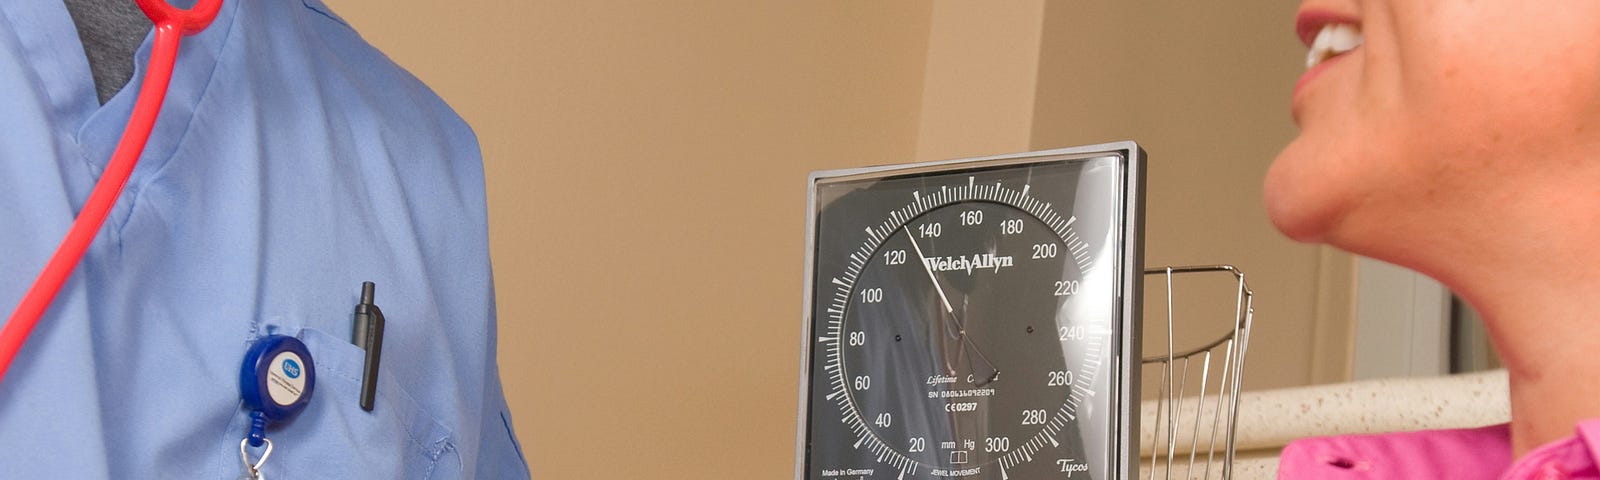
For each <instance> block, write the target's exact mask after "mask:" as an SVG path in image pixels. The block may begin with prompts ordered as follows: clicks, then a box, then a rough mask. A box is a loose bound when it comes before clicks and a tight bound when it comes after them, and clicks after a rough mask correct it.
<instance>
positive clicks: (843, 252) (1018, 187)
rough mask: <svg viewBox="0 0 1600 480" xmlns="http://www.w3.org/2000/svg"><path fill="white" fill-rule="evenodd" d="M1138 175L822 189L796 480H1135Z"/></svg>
mask: <svg viewBox="0 0 1600 480" xmlns="http://www.w3.org/2000/svg"><path fill="white" fill-rule="evenodd" d="M1142 162H1143V153H1142V151H1141V150H1140V149H1139V148H1138V146H1137V145H1135V144H1133V143H1119V144H1108V145H1097V146H1092V147H1084V148H1074V149H1064V150H1053V151H1046V152H1037V153H1029V154H1021V155H1011V156H1003V157H991V158H983V159H973V160H960V161H951V162H938V163H927V164H917V165H905V166H894V167H879V168H868V169H858V170H844V171H832V172H819V173H816V174H814V175H813V176H812V179H811V195H810V196H811V201H812V203H811V206H810V212H811V213H810V219H811V225H810V230H811V231H810V238H809V239H808V241H809V248H810V250H809V256H810V259H809V264H808V268H807V270H808V283H807V286H808V292H807V293H808V298H807V309H806V315H805V321H806V324H805V325H806V334H805V337H804V338H805V348H804V349H803V351H804V352H805V375H804V376H803V377H802V386H803V388H802V389H801V412H800V413H801V415H800V417H801V424H800V439H799V451H798V452H797V457H798V461H797V463H798V466H797V469H796V470H797V471H796V478H797V479H807V480H828V479H850V480H856V479H902V480H903V479H949V478H963V479H995V480H1009V479H1012V478H1016V479H1029V480H1033V479H1053V478H1072V479H1105V478H1126V477H1127V476H1128V473H1129V472H1131V471H1133V469H1135V468H1136V465H1137V462H1136V461H1135V459H1136V457H1137V455H1138V446H1137V443H1136V442H1137V438H1138V437H1137V435H1136V434H1135V433H1134V432H1137V431H1138V430H1137V424H1136V422H1137V417H1138V412H1137V410H1135V408H1137V405H1138V403H1137V395H1136V394H1135V393H1134V389H1135V388H1137V387H1136V385H1137V384H1138V379H1137V375H1138V368H1137V367H1138V365H1137V362H1138V359H1139V352H1138V345H1139V343H1138V341H1137V338H1136V337H1137V335H1138V325H1137V322H1136V319H1137V318H1138V311H1137V309H1138V306H1139V304H1140V303H1139V302H1140V299H1139V280H1140V278H1141V277H1140V275H1139V269H1140V268H1141V265H1142V261H1141V258H1140V249H1141V241H1140V240H1141V236H1140V235H1141V233H1140V229H1141V222H1142V214H1141V209H1140V201H1139V200H1140V192H1141V183H1142V181H1141V179H1142V173H1141V172H1142V170H1143V169H1142Z"/></svg>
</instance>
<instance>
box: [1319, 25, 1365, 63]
mask: <svg viewBox="0 0 1600 480" xmlns="http://www.w3.org/2000/svg"><path fill="white" fill-rule="evenodd" d="M1362 38H1363V37H1362V36H1361V29H1360V28H1359V27H1357V26H1355V25H1351V24H1348V23H1330V24H1327V25H1323V26H1322V31H1320V32H1317V38H1316V40H1313V41H1312V42H1311V51H1310V52H1308V53H1306V68H1311V67H1315V66H1317V64H1319V63H1322V62H1323V61H1324V60H1327V59H1330V58H1333V57H1335V56H1338V55H1339V54H1341V53H1344V52H1348V51H1351V50H1355V48H1356V47H1359V46H1361V42H1362Z"/></svg>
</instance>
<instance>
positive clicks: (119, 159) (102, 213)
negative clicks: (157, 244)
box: [0, 0, 222, 379]
mask: <svg viewBox="0 0 1600 480" xmlns="http://www.w3.org/2000/svg"><path fill="white" fill-rule="evenodd" d="M137 2H138V4H139V9H141V10H144V14H145V15H146V16H148V17H150V21H152V22H155V32H156V33H155V42H154V45H153V46H152V48H151V49H150V64H149V69H148V70H147V71H146V72H145V75H144V84H143V85H142V86H140V87H139V96H138V99H137V100H136V101H135V102H134V105H133V115H132V116H131V117H130V118H129V119H128V126H127V128H126V129H124V130H123V131H122V139H121V140H119V141H118V142H117V149H116V150H115V151H114V152H113V153H112V154H111V162H110V163H108V164H107V165H106V169H105V172H104V173H103V174H102V175H101V177H100V181H99V182H97V183H95V186H94V191H93V192H91V193H90V194H89V201H88V202H87V203H85V204H84V206H83V210H82V211H80V212H78V218H77V219H76V220H74V221H73V222H72V229H71V230H68V231H67V236H66V238H63V239H62V240H61V245H60V246H59V247H56V253H55V255H53V256H51V257H50V263H47V264H45V267H44V271H42V272H39V277H38V278H37V279H35V280H34V281H33V286H32V287H29V288H28V293H27V295H26V296H24V297H22V303H20V304H18V305H17V309H16V310H14V311H12V312H11V318H10V319H9V320H6V326H5V328H4V329H3V330H0V379H3V378H4V377H5V373H6V370H7V369H8V368H10V366H11V360H12V359H13V358H15V357H16V356H17V351H18V350H21V349H22V344H23V343H24V342H26V341H27V339H28V334H29V333H30V332H32V331H33V327H34V326H35V325H38V323H39V318H40V317H41V316H43V315H44V312H45V310H47V309H48V308H49V307H50V302H51V300H53V299H55V297H56V292H59V291H60V290H61V285H62V284H63V283H66V281H67V277H70V276H71V275H72V270H73V269H74V268H76V267H77V265H78V260H79V259H82V258H83V253H84V251H85V250H88V248H89V244H90V243H92V242H94V237H95V234H96V233H98V232H99V231H100V226H101V225H102V224H104V223H105V219H106V214H108V213H110V212H111V207H112V206H114V205H116V203H117V197H118V196H120V195H122V187H123V185H125V184H127V183H128V175H129V174H131V173H133V167H134V165H135V164H136V163H138V162H139V153H140V152H143V151H144V145H145V142H146V141H148V140H149V139H150V130H151V129H152V128H154V127H155V124H156V116H157V114H159V113H160V112H161V103H162V101H163V100H165V99H166V96H167V85H168V84H169V83H170V82H171V81H172V67H173V64H174V63H176V62H177V59H178V43H179V41H180V40H182V39H183V36H184V35H194V34H196V33H200V32H201V31H203V30H205V29H206V27H207V26H209V25H211V20H213V19H215V18H216V17H217V12H218V11H219V10H221V9H222V0H199V2H198V3H197V4H196V5H195V6H194V8H191V9H188V10H184V9H180V8H177V7H174V6H172V5H171V4H169V3H167V2H166V0H137Z"/></svg>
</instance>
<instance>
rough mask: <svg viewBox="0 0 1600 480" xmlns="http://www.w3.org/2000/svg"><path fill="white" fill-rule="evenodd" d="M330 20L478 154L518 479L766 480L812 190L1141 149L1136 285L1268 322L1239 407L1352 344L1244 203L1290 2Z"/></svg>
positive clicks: (788, 435)
mask: <svg viewBox="0 0 1600 480" xmlns="http://www.w3.org/2000/svg"><path fill="white" fill-rule="evenodd" d="M328 1H329V3H331V4H333V7H334V8H335V9H336V10H337V11H338V12H339V13H340V14H341V15H343V16H344V17H345V18H346V19H347V20H349V21H350V22H351V23H353V24H354V25H355V26H356V27H357V28H358V29H360V30H361V31H362V32H363V33H364V35H365V36H366V37H367V38H368V39H369V40H370V41H372V42H373V43H374V44H376V45H378V46H379V47H380V48H382V49H384V50H385V51H386V52H387V53H388V54H389V55H390V56H391V57H392V58H394V59H395V60H396V61H397V62H399V63H400V64H402V65H404V66H406V67H407V68H409V69H411V70H412V71H413V72H414V73H416V74H417V76H419V77H421V78H422V79H423V80H424V81H426V82H428V84H429V85H431V86H433V87H434V88H435V89H436V90H438V91H439V93H440V94H441V95H443V96H444V98H445V99H446V100H448V101H449V102H450V103H451V105H453V106H454V107H455V108H456V109H457V110H458V111H459V112H460V113H461V114H462V115H463V116H464V117H465V118H466V119H467V120H468V122H470V123H471V124H472V125H473V126H474V127H475V128H476V130H477V132H478V135H479V137H480V141H481V142H482V145H483V150H484V157H485V165H486V169H487V172H488V175H489V201H490V214H491V247H492V251H493V256H494V262H495V280H496V283H497V288H498V295H499V298H498V303H499V309H500V338H501V341H500V349H501V350H500V362H501V368H502V375H503V379H504V382H505V384H506V394H507V398H508V399H509V401H510V402H511V406H512V411H513V413H514V415H515V422H516V427H517V430H518V433H519V436H520V437H521V439H522V441H523V444H524V449H525V452H526V453H527V456H528V460H529V462H530V463H531V464H532V465H533V468H534V471H535V475H536V476H538V477H541V478H563V479H568V478H570V479H590V478H592V479H620V478H664V479H680V478H681V479H689V478H752V479H754V478H762V479H767V478H786V477H787V476H789V475H790V472H791V471H792V468H793V467H792V464H793V452H794V450H793V449H794V427H795V408H796V405H795V400H796V398H797V397H796V391H795V389H796V385H797V380H798V369H799V362H798V361H799V340H798V335H799V332H800V329H799V327H800V325H799V321H800V318H799V313H800V310H801V305H800V302H801V299H800V294H801V292H800V288H801V281H802V278H801V271H802V270H801V269H802V266H803V265H802V258H803V253H804V252H803V247H802V243H803V236H804V208H805V181H804V179H805V176H806V173H807V172H809V171H812V170H817V169H826V168H840V167H847V166H860V165H868V164H883V163H900V162H906V161H911V160H916V159H933V158H948V157H956V156H966V155H974V154H988V153H1002V152H1007V151H1021V150H1027V149H1030V148H1044V147H1055V146H1064V145H1068V144H1076V143H1089V142H1100V141H1107V140H1117V139H1124V138H1132V139H1135V140H1140V141H1142V142H1145V144H1146V145H1147V148H1148V149H1149V150H1150V152H1151V154H1152V158H1153V159H1154V160H1153V162H1152V168H1151V171H1152V177H1151V187H1152V188H1151V190H1152V192H1155V193H1153V196H1152V197H1151V201H1150V204H1151V213H1150V225H1151V226H1150V235H1151V238H1150V242H1149V243H1150V259H1151V261H1152V262H1218V261H1227V262H1235V263H1239V264H1240V265H1241V266H1243V267H1245V268H1246V269H1247V270H1248V271H1250V272H1251V274H1252V283H1254V284H1255V285H1256V289H1257V290H1258V291H1259V292H1261V293H1262V295H1263V297H1264V300H1262V302H1261V308H1260V312H1261V313H1260V315H1261V317H1262V320H1263V324H1262V326H1261V327H1260V329H1259V330H1258V332H1259V335H1260V337H1258V338H1266V339H1271V340H1272V341H1270V342H1269V341H1260V340H1258V341H1257V343H1256V345H1257V346H1256V349H1255V350H1253V351H1252V352H1253V354H1254V356H1253V357H1252V363H1251V370H1253V371H1254V372H1253V373H1252V376H1251V377H1250V380H1249V382H1250V383H1249V384H1247V385H1248V386H1252V387H1263V386H1277V385H1289V384H1298V383H1305V382H1309V381H1312V380H1317V379H1332V378H1338V377H1339V375H1343V373H1342V372H1343V370H1341V368H1343V367H1341V366H1339V365H1342V364H1341V363H1339V362H1342V361H1344V360H1342V357H1340V355H1343V352H1344V349H1342V348H1325V347H1319V346H1317V345H1320V344H1317V342H1312V341H1311V340H1310V339H1311V338H1312V337H1313V335H1312V333H1313V332H1317V331H1318V330H1317V329H1318V328H1321V329H1322V330H1323V331H1327V332H1332V333H1331V334H1324V335H1323V337H1329V336H1330V335H1331V336H1332V337H1337V336H1338V334H1340V333H1341V332H1343V330H1341V328H1344V327H1343V326H1344V325H1347V324H1346V323H1339V322H1328V321H1324V322H1322V323H1321V324H1318V323H1317V319H1319V318H1324V317H1328V316H1329V315H1330V312H1335V313H1337V312H1340V310H1339V308H1340V307H1342V306H1344V305H1345V303H1348V302H1347V299H1345V300H1341V299H1340V297H1339V296H1338V295H1339V294H1338V292H1340V291H1342V290H1341V289H1340V288H1336V286H1337V285H1338V284H1339V282H1340V281H1345V282H1347V278H1346V277H1347V276H1348V274H1347V273H1345V274H1343V275H1345V277H1341V276H1340V275H1341V273H1340V272H1341V270H1340V268H1342V267H1340V265H1342V263H1341V262H1345V261H1344V260H1342V259H1341V257H1339V256H1338V255H1328V254H1322V253H1319V251H1318V250H1316V249H1314V248H1310V247H1300V246H1295V245H1291V244H1288V243H1287V242H1285V241H1283V240H1281V239H1279V238H1278V236H1277V235H1276V234H1275V233H1274V232H1272V231H1271V230H1270V227H1269V226H1267V225H1266V223H1265V219H1264V218H1263V216H1262V213H1261V211H1260V210H1261V209H1260V207H1259V205H1258V204H1257V202H1258V200H1257V198H1258V194H1259V187H1258V186H1257V184H1258V183H1259V177H1260V175H1261V170H1262V168H1264V165H1265V162H1266V161H1267V160H1268V159H1270V157H1271V154H1272V153H1273V151H1274V150H1275V149H1276V148H1277V147H1278V146H1279V145H1280V144H1281V143H1283V141H1284V140H1285V139H1286V138H1287V137H1288V135H1290V133H1291V132H1292V130H1291V128H1292V127H1291V126H1290V125H1288V123H1287V120H1286V113H1285V107H1284V106H1283V104H1284V103H1285V101H1286V99H1287V88H1288V84H1289V83H1290V82H1292V81H1293V78H1292V77H1293V74H1292V71H1294V70H1297V68H1296V67H1295V65H1296V64H1297V62H1298V52H1299V49H1298V48H1297V47H1295V46H1294V45H1293V41H1292V39H1291V38H1290V35H1289V34H1288V33H1286V32H1288V31H1289V22H1290V20H1289V17H1288V15H1287V14H1286V13H1285V12H1287V9H1289V8H1291V6H1288V5H1283V6H1279V5H1271V6H1265V7H1262V8H1260V9H1244V8H1242V7H1239V8H1235V7H1223V6H1221V5H1219V4H1215V3H1209V4H1206V5H1205V7H1206V8H1202V7H1201V6H1194V7H1189V6H1185V5H1181V4H1176V3H1172V2H1162V3H1161V4H1160V6H1161V7H1162V8H1163V9H1167V8H1171V9H1173V10H1172V11H1171V12H1165V13H1163V12H1162V11H1160V9H1155V8H1154V7H1153V6H1152V7H1149V8H1148V9H1149V10H1152V11H1138V10H1137V9H1132V10H1130V9H1129V8H1126V7H1117V6H1115V5H1116V4H1117V3H1118V2H1112V1H1110V0H1099V1H1095V2H1088V3H1085V2H1078V1H1074V2H1071V3H1066V2H1059V3H1047V2H1045V1H1044V0H1029V1H1019V2H1006V3H1004V4H993V3H976V2H957V1H949V2H881V1H880V2H872V1H868V2H863V1H853V0H836V1H822V2H761V1H757V2H750V1H721V2H709V1H703V2H692V3H690V2H670V3H669V2H608V1H602V2H548V1H539V2H425V1H420V0H403V1H396V0H381V1H380V0H328ZM1228 8H1232V10H1229V9H1228ZM1212 9H1216V10H1223V11H1225V12H1232V13H1231V15H1233V16H1231V17H1230V16H1228V14H1224V13H1215V12H1209V10H1212ZM1257 10H1260V11H1257ZM1142 15H1153V16H1156V17H1159V20H1161V21H1160V22H1152V21H1149V20H1150V19H1147V18H1141V16H1142ZM1188 15H1192V16H1193V17H1186V16H1188ZM1235 17H1237V18H1235ZM1153 23H1159V24H1160V27H1159V28H1157V27H1152V26H1151V25H1152V24H1153ZM1262 24H1265V25H1266V27H1261V26H1260V25H1262ZM1135 27H1142V29H1141V28H1135ZM1263 28H1265V30H1264V32H1266V33H1261V32H1233V31H1234V30H1250V29H1255V30H1261V29H1263ZM1224 34H1226V35H1224ZM1212 36H1215V38H1212ZM1196 38H1200V39H1208V42H1209V43H1206V44H1205V45H1211V46H1213V47H1214V48H1201V47H1200V46H1199V45H1196V44H1195V43H1196V42H1195V39H1196ZM1165 49H1175V50H1177V51H1180V52H1183V55H1181V56H1174V55H1169V54H1167V53H1162V52H1166V51H1167V50H1165ZM1089 62H1106V64H1107V65H1109V66H1108V67H1105V68H1100V69H1096V70H1095V71H1094V72H1089V73H1092V74H1089V75H1084V74H1083V73H1085V72H1084V70H1083V69H1082V68H1077V67H1076V66H1078V65H1084V64H1087V63H1089ZM1169 62H1170V63H1169ZM1196 72H1198V73H1199V74H1200V76H1198V77H1194V76H1187V77H1183V79H1179V77H1178V75H1180V74H1192V73H1196ZM1084 92H1091V94H1084ZM1085 113H1089V114H1092V116H1083V114H1085ZM1202 180H1203V181H1202ZM1197 199H1203V200H1197ZM1324 257H1326V258H1324ZM1345 263H1347V262H1345ZM1329 265H1332V266H1333V267H1332V268H1330V267H1328V266H1329ZM1343 271H1345V272H1347V269H1346V270H1343ZM1330 278H1331V280H1330ZM1319 285H1320V286H1322V288H1318V287H1319ZM1329 285H1335V287H1329ZM1318 292H1324V293H1320V294H1319V293H1318ZM1326 292H1334V293H1331V294H1330V293H1326ZM1341 302H1342V303H1341ZM1346 310H1348V309H1347V308H1346ZM1343 314H1347V313H1343ZM1334 317H1337V315H1335V316H1334ZM1336 319H1337V318H1336ZM1314 344H1317V345H1314ZM1308 347H1309V348H1308ZM1314 359H1324V360H1327V359H1331V362H1332V363H1327V362H1322V363H1316V362H1313V360H1314ZM1325 365H1333V366H1332V367H1328V366H1325ZM1319 368H1320V369H1323V370H1328V371H1329V372H1332V373H1327V372H1324V373H1317V371H1318V369H1319ZM1255 372H1261V373H1259V374H1258V373H1255Z"/></svg>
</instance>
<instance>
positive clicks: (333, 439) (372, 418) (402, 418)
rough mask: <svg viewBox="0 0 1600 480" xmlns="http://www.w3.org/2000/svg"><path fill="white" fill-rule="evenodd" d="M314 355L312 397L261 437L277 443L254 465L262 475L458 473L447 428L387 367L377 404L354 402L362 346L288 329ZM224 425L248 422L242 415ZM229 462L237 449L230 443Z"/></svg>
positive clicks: (437, 475) (439, 475) (242, 425)
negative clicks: (267, 456) (364, 405)
mask: <svg viewBox="0 0 1600 480" xmlns="http://www.w3.org/2000/svg"><path fill="white" fill-rule="evenodd" d="M295 336H296V337H297V338H299V339H300V341H301V342H304V343H305V345H306V347H307V348H308V349H309V350H310V352H311V356H312V357H313V358H315V359H316V362H317V386H316V398H315V400H313V401H312V402H310V405H308V406H307V407H306V409H305V411H303V412H301V414H300V415H299V417H298V418H296V419H295V420H294V421H293V422H290V423H288V424H285V425H282V426H279V427H276V428H274V429H272V430H271V431H269V432H268V437H269V438H271V439H272V440H273V442H274V443H275V444H276V445H277V447H276V448H275V449H274V451H273V453H272V457H271V459H270V460H269V461H268V462H267V464H266V465H264V466H263V467H262V469H263V471H264V472H265V474H266V476H267V477H268V478H274V479H281V478H295V479H299V478H340V479H367V478H370V479H433V478H458V477H459V475H460V471H461V468H460V467H461V459H459V458H457V457H458V454H457V453H456V451H455V449H454V444H455V436H454V435H453V433H452V432H451V430H450V429H449V428H446V427H445V426H444V425H442V424H440V423H439V422H438V421H437V420H436V419H435V418H434V417H433V416H432V415H429V414H428V413H427V412H426V411H425V410H424V409H422V408H421V407H420V405H418V403H417V402H416V400H414V399H413V398H412V396H411V395H410V394H409V393H407V392H406V391H405V390H404V389H403V388H401V386H400V384H399V383H397V382H398V380H397V379H396V378H395V376H394V375H393V374H392V373H389V372H386V374H385V375H382V376H379V377H378V379H377V381H378V385H377V405H376V408H374V409H373V410H372V411H370V412H368V411H364V410H362V409H361V406H360V396H361V388H362V387H361V378H362V368H363V363H364V361H365V358H366V352H365V351H363V350H362V349H361V348H360V347H357V346H355V345H353V344H351V343H350V342H349V341H347V340H345V339H344V338H341V337H339V336H336V335H332V334H329V333H327V332H323V331H320V330H316V329H312V328H303V329H301V330H300V331H299V332H298V333H296V334H295ZM235 423H236V424H237V425H236V426H235V427H234V428H232V429H230V431H232V432H240V431H244V430H248V424H249V415H248V414H247V413H241V414H240V415H238V416H237V418H236V419H235ZM232 455H233V459H234V460H233V463H235V464H237V462H238V457H237V455H238V451H237V450H233V451H232Z"/></svg>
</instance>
